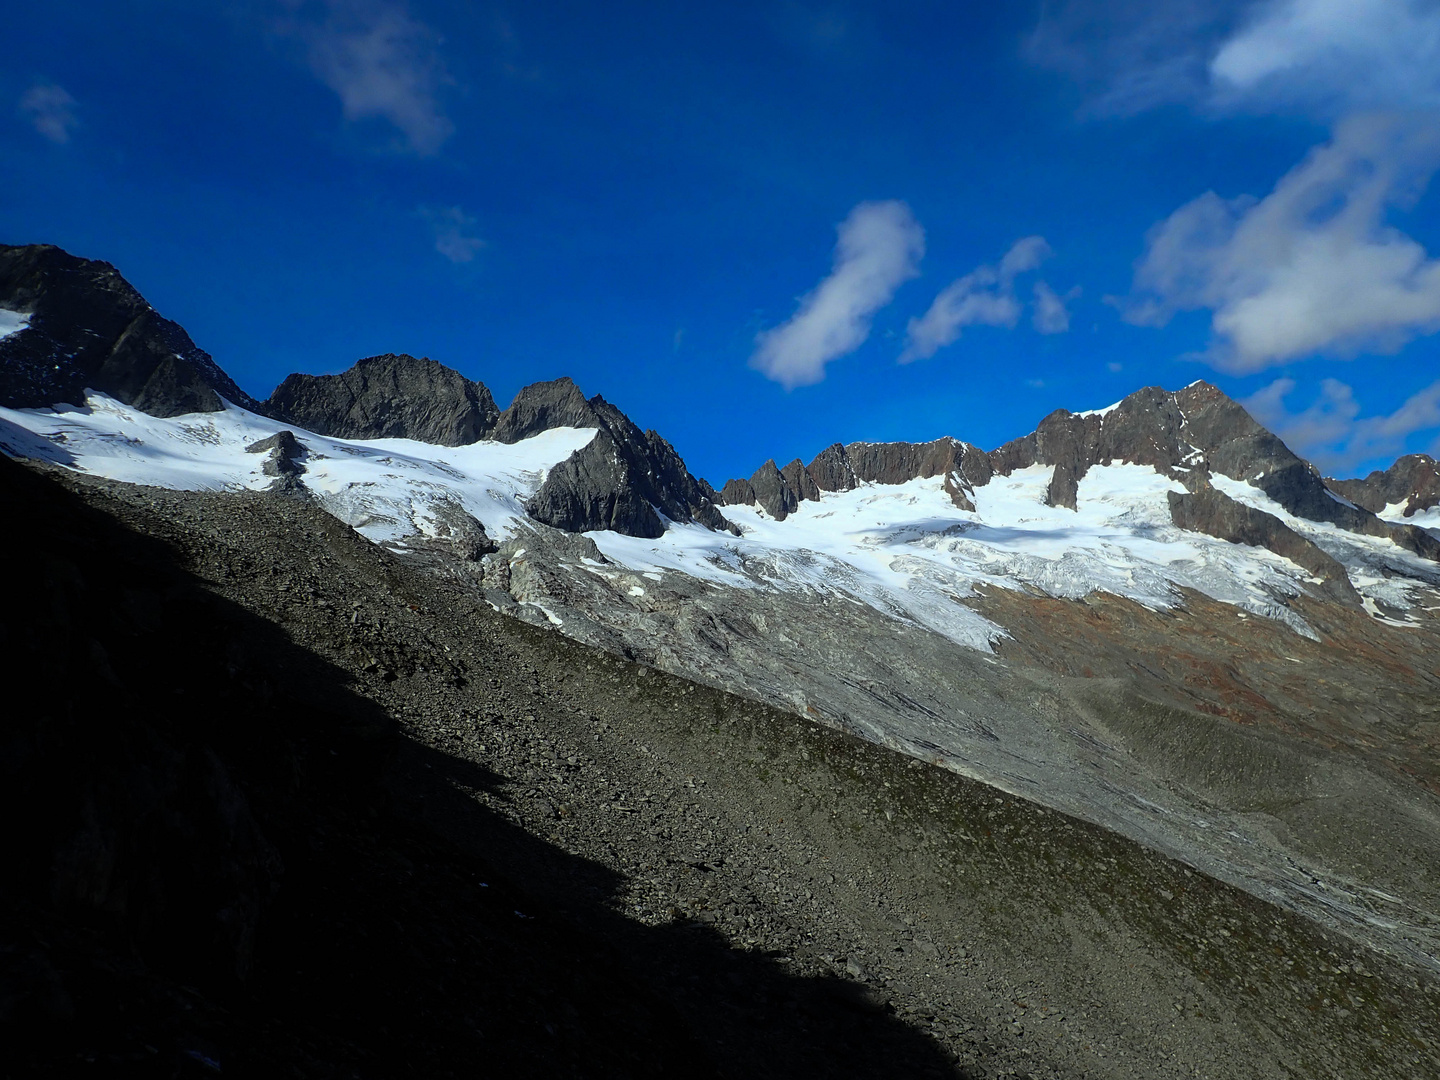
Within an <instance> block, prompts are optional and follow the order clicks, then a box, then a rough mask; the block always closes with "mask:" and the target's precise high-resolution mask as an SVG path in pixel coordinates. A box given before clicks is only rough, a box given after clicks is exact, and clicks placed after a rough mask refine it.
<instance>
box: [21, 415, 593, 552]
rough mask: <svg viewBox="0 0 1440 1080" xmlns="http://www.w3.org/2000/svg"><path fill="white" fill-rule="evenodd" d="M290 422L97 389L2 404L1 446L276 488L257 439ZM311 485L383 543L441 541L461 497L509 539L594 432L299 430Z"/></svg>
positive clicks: (108, 469) (98, 465)
mask: <svg viewBox="0 0 1440 1080" xmlns="http://www.w3.org/2000/svg"><path fill="white" fill-rule="evenodd" d="M286 427H287V425H286V424H283V423H281V422H279V421H276V420H270V419H268V418H266V417H263V416H258V415H256V414H255V413H252V412H248V411H246V410H245V409H242V408H239V407H238V406H235V405H230V404H229V403H227V404H226V408H225V409H224V410H223V411H221V412H214V413H190V414H187V415H184V416H176V417H170V418H168V419H162V418H159V417H155V416H150V415H149V414H147V413H143V412H140V411H139V410H138V409H131V408H129V407H128V406H125V405H122V404H121V403H120V402H118V401H116V400H115V399H114V398H111V397H109V396H107V395H105V394H101V393H96V392H94V391H88V392H87V394H86V405H85V406H84V407H73V406H63V407H60V408H58V409H54V410H51V409H4V408H0V449H3V450H4V451H6V452H7V453H11V454H15V455H19V456H25V457H35V458H43V459H45V460H49V461H54V462H57V463H58V464H62V465H69V466H71V467H73V468H78V469H81V470H83V471H85V472H91V473H95V474H97V475H99V476H105V477H109V478H110V479H112V480H123V481H126V482H128V483H132V484H149V485H152V486H155V487H165V488H175V489H180V490H187V491H239V490H246V489H250V490H255V489H260V488H264V487H267V486H269V484H270V483H271V481H272V479H273V478H272V477H269V476H266V475H265V474H264V472H263V471H262V465H263V463H264V460H265V456H266V455H264V454H250V453H246V451H245V448H246V447H247V446H249V445H250V444H251V443H254V442H257V441H259V440H260V439H264V438H266V437H268V436H270V435H273V434H274V433H275V432H277V431H280V430H282V429H284V428H286ZM296 435H297V437H298V438H299V439H300V441H301V443H302V444H303V445H304V446H305V448H306V450H307V454H306V456H305V458H304V464H305V474H304V480H305V483H306V485H307V486H308V487H309V488H310V489H311V490H312V491H313V492H314V493H315V494H316V496H317V497H318V498H319V500H320V502H321V505H323V506H324V507H325V509H327V510H329V511H330V512H331V513H332V514H334V515H335V516H336V517H338V518H340V519H341V520H342V521H344V522H346V523H347V524H349V525H352V526H354V527H355V528H356V529H358V530H359V531H360V532H362V533H364V534H365V535H366V536H368V537H369V538H370V539H372V540H376V541H380V542H387V541H388V542H399V541H401V540H403V539H404V538H405V537H406V536H416V535H420V536H432V535H434V532H435V512H436V507H437V504H440V503H445V502H449V503H452V504H459V505H460V506H461V507H463V508H464V509H465V510H466V511H468V512H469V513H470V514H472V515H473V516H474V517H475V518H477V519H478V520H479V521H480V522H481V523H482V524H483V525H484V526H485V530H486V532H488V533H489V534H490V535H491V536H492V537H494V538H497V539H501V538H504V537H505V536H507V535H509V534H510V533H511V532H512V531H513V530H514V526H515V524H516V523H517V522H518V521H524V520H528V518H527V515H526V513H525V507H524V502H525V500H526V499H527V498H528V497H529V496H530V495H532V494H533V493H534V492H535V490H536V489H537V488H538V487H539V486H540V484H541V483H542V482H543V481H544V479H545V474H546V473H547V472H548V470H549V469H550V468H551V467H552V466H554V465H556V464H558V463H559V462H561V461H564V460H565V459H566V458H567V457H569V456H570V455H571V454H572V453H574V452H575V451H576V450H578V449H580V448H581V447H583V446H585V445H586V444H587V443H589V442H590V440H591V439H592V438H594V437H595V431H594V429H593V428H555V429H552V430H550V431H547V432H544V433H542V434H540V435H536V436H534V437H533V438H529V439H524V440H522V441H520V442H518V443H515V444H513V445H507V444H505V443H497V442H479V443H474V444H472V445H470V446H455V447H450V446H432V445H430V444H428V443H421V442H413V441H411V440H408V439H376V440H373V441H367V442H361V441H351V440H346V439H330V438H326V437H324V436H321V435H315V434H312V433H310V432H307V431H296Z"/></svg>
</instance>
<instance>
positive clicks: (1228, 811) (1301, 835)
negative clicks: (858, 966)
mask: <svg viewBox="0 0 1440 1080" xmlns="http://www.w3.org/2000/svg"><path fill="white" fill-rule="evenodd" d="M0 449H3V450H4V451H5V453H6V454H7V455H9V456H10V457H13V458H17V459H23V460H27V461H31V462H36V463H41V465H43V466H54V467H60V468H63V469H66V470H71V471H73V472H77V473H80V474H83V475H85V476H88V477H92V478H99V479H103V480H105V481H114V482H120V483H123V484H128V485H146V486H148V487H150V488H158V489H167V490H169V491H174V492H209V493H226V492H229V493H241V492H266V493H268V494H271V495H274V496H279V497H284V498H287V499H291V500H295V501H297V502H299V503H302V504H305V505H306V506H307V507H308V508H311V509H314V510H319V511H323V512H324V513H325V514H327V515H329V516H330V517H331V518H333V519H336V520H337V521H338V522H339V523H341V524H342V525H343V526H347V527H349V528H350V529H352V530H354V532H355V533H358V534H359V536H361V537H364V538H365V539H366V540H368V541H371V542H373V544H375V545H377V546H378V548H380V549H381V550H383V551H385V552H388V553H389V554H390V555H391V556H393V557H395V558H398V559H400V560H401V561H402V562H404V563H405V564H406V565H407V566H409V567H412V568H418V569H419V570H421V571H423V572H424V573H427V574H430V575H432V576H433V577H435V578H437V579H438V580H443V581H445V582H447V583H449V584H450V585H451V586H453V587H455V588H457V589H459V590H460V591H461V593H462V594H463V595H464V596H466V597H469V598H471V599H473V600H474V601H476V602H479V603H483V604H485V605H486V606H487V607H488V608H490V609H493V610H494V611H497V612H500V613H502V614H504V615H509V616H514V617H515V618H517V619H519V620H523V621H524V622H526V623H529V624H532V625H533V626H534V627H537V628H544V629H545V630H546V631H548V632H558V633H559V634H561V635H564V636H565V637H567V638H570V639H573V640H574V641H576V642H579V643H581V644H582V645H586V646H593V647H595V648H597V649H599V650H601V651H602V652H603V653H604V654H607V655H609V656H612V657H617V658H621V659H623V660H624V661H628V662H632V663H639V664H642V665H644V668H645V669H653V670H656V671H658V672H661V673H665V674H666V675H667V676H675V677H678V678H680V679H683V680H686V681H687V682H688V683H689V684H693V685H698V686H702V687H707V688H710V689H711V690H715V691H723V692H725V693H728V694H731V695H738V696H739V697H740V698H742V699H748V700H750V701H754V702H757V703H760V704H763V705H765V706H768V707H772V708H776V709H779V710H781V711H782V712H784V713H788V714H789V715H791V716H793V717H795V718H796V723H800V722H802V721H803V722H806V723H813V724H818V725H819V726H820V727H822V728H828V729H831V730H833V731H836V732H840V733H844V734H846V735H851V736H858V737H860V738H861V739H863V740H866V741H868V742H870V743H874V744H879V745H880V746H881V747H884V748H887V749H888V750H892V751H896V752H898V753H900V754H901V755H903V756H904V757H905V758H907V759H909V760H912V761H920V762H925V763H928V764H929V765H932V766H936V767H938V768H939V769H941V770H943V771H946V772H948V773H951V774H958V775H959V776H960V777H963V778H966V779H967V780H970V781H978V782H980V783H981V784H983V785H985V786H986V787H987V788H988V789H991V790H993V791H995V792H999V793H1004V795H1005V796H1006V797H1012V796H1013V797H1019V798H1020V799H1022V800H1024V801H1025V802H1026V803H1027V804H1028V805H1033V806H1037V807H1040V808H1042V809H1044V810H1047V811H1059V812H1061V813H1062V814H1064V815H1069V816H1070V817H1073V818H1074V819H1077V820H1080V821H1083V822H1087V823H1090V824H1092V825H1094V826H1098V827H1100V828H1102V829H1104V830H1108V831H1110V832H1112V833H1114V834H1117V835H1118V836H1120V837H1124V838H1126V839H1128V840H1130V841H1134V842H1136V843H1138V844H1139V845H1141V846H1142V847H1144V848H1146V849H1149V850H1153V851H1156V852H1159V853H1161V854H1163V855H1165V856H1168V857H1170V858H1172V859H1176V860H1178V861H1179V863H1180V864H1182V865H1184V866H1187V867H1191V868H1194V869H1195V870H1197V871H1200V872H1202V873H1203V874H1205V875H1207V876H1208V877H1210V878H1213V879H1215V880H1217V881H1220V882H1223V883H1226V884H1227V885H1228V886H1233V887H1235V888H1238V889H1240V890H1243V891H1244V892H1245V893H1248V894H1250V895H1251V896H1253V897H1255V898H1256V899H1258V900H1260V901H1263V902H1265V903H1266V904H1269V905H1274V906H1276V907H1277V908H1278V909H1281V910H1285V911H1288V912H1291V913H1294V914H1296V915H1298V916H1301V917H1303V918H1304V919H1306V920H1309V921H1310V922H1311V923H1313V924H1315V925H1317V926H1319V927H1321V928H1323V930H1324V931H1326V932H1328V933H1333V934H1338V935H1340V936H1341V937H1343V938H1344V939H1346V940H1348V941H1351V942H1354V943H1356V944H1357V945H1359V946H1363V947H1364V948H1367V949H1373V950H1377V951H1378V953H1379V954H1381V955H1385V956H1388V957H1390V958H1392V959H1393V960H1395V961H1396V962H1397V963H1400V964H1403V965H1405V966H1406V968H1407V969H1412V970H1414V971H1417V972H1425V973H1427V975H1426V977H1427V978H1432V977H1433V976H1434V975H1435V974H1436V973H1440V881H1437V878H1436V876H1435V873H1434V868H1435V867H1436V866H1440V755H1437V750H1440V696H1437V689H1440V619H1437V614H1440V464H1437V462H1436V461H1435V460H1434V459H1433V458H1430V457H1428V456H1426V455H1407V456H1405V457H1402V458H1400V459H1399V460H1398V461H1396V462H1395V463H1394V465H1392V466H1391V467H1390V468H1388V469H1386V470H1383V471H1376V472H1373V473H1371V474H1370V475H1369V476H1367V477H1364V478H1356V479H1336V478H1332V477H1325V476H1323V475H1321V473H1320V472H1319V471H1318V470H1317V469H1316V468H1315V467H1314V466H1313V465H1311V464H1310V463H1309V462H1306V461H1305V460H1303V459H1302V458H1300V457H1299V456H1297V455H1296V454H1295V453H1293V452H1292V451H1291V450H1290V449H1289V448H1288V447H1287V446H1286V445H1285V444H1284V442H1283V441H1282V440H1281V439H1279V438H1278V437H1276V436H1275V435H1274V434H1273V433H1271V432H1269V431H1267V430H1266V429H1265V428H1264V427H1263V426H1261V425H1260V424H1258V423H1257V422H1256V421H1255V420H1254V419H1253V418H1252V417H1251V416H1250V415H1249V414H1248V413H1247V412H1246V411H1245V409H1244V408H1243V407H1242V406H1241V405H1240V404H1238V403H1237V402H1235V401H1233V400H1231V399H1230V398H1228V397H1227V396H1226V395H1225V394H1224V393H1222V392H1221V391H1220V390H1219V389H1217V388H1216V387H1215V386H1213V385H1211V384H1209V383H1206V382H1195V383H1192V384H1190V385H1189V386H1185V387H1183V388H1180V389H1178V390H1174V391H1169V390H1164V389H1161V388H1157V387H1148V388H1143V389H1140V390H1137V391H1136V392H1134V393H1132V394H1131V395H1129V396H1128V397H1126V398H1125V399H1123V400H1122V401H1120V402H1117V403H1116V404H1114V405H1112V406H1110V407H1109V408H1107V409H1101V410H1093V411H1088V412H1079V413H1073V412H1069V411H1067V410H1065V409H1058V410H1056V411H1054V412H1052V413H1051V414H1049V415H1048V416H1046V417H1044V418H1043V419H1041V420H1040V421H1039V423H1038V424H1037V426H1036V428H1035V430H1034V431H1033V432H1030V433H1029V434H1026V435H1024V436H1022V437H1020V438H1017V439H1014V440H1012V441H1010V442H1008V443H1005V444H1004V445H1002V446H1000V447H997V448H995V449H992V450H989V451H987V450H984V449H982V448H980V447H977V446H974V445H972V444H970V443H968V442H964V441H962V440H961V439H958V438H948V437H947V438H943V439H939V440H935V441H930V442H923V443H905V442H894V443H867V442H849V443H839V442H837V443H835V444H833V445H831V446H829V447H827V448H825V449H823V450H821V451H820V452H819V453H818V454H817V455H816V456H815V457H814V458H813V460H811V461H810V462H809V463H808V464H806V463H804V462H802V461H801V460H799V459H796V460H794V461H791V462H790V463H789V464H787V465H784V466H783V467H782V466H779V465H777V464H776V462H775V461H773V460H770V461H766V462H764V463H763V464H762V465H760V466H759V468H757V469H756V470H755V471H754V472H753V474H751V475H750V476H749V477H746V478H731V479H728V480H726V482H725V483H723V484H722V485H720V486H719V487H718V489H717V487H715V486H712V485H711V484H710V483H708V482H707V481H706V480H704V479H701V478H699V477H696V476H694V475H692V474H691V472H690V471H689V469H688V468H687V466H686V464H685V462H684V461H683V460H682V458H681V457H680V455H679V454H678V453H677V452H676V451H675V449H674V447H673V446H672V445H671V444H670V443H669V442H668V441H666V439H665V438H664V437H663V436H662V435H661V434H659V433H657V432H655V431H653V430H652V431H642V430H641V429H640V428H639V427H638V426H637V425H635V424H634V423H633V422H631V421H630V420H629V419H628V418H627V417H626V416H625V414H624V413H623V412H622V411H621V410H620V409H619V408H617V407H616V406H615V405H613V404H611V403H610V402H608V401H606V400H605V399H604V398H603V397H600V396H598V395H596V396H593V397H588V398H587V397H586V396H585V394H584V393H582V391H581V390H580V389H579V387H577V386H576V385H575V384H574V383H573V382H572V381H570V380H569V379H558V380H555V381H552V382H545V383H537V384H534V385H532V386H528V387H526V388H524V389H522V390H521V391H520V392H519V393H518V394H517V395H516V397H515V399H514V401H513V402H511V403H510V404H509V405H508V407H506V408H505V409H503V410H502V409H500V408H498V406H497V404H496V402H495V401H494V398H493V396H492V394H491V393H490V391H489V390H488V389H487V388H486V387H485V386H484V385H483V384H482V383H480V382H476V381H472V380H470V379H467V378H465V377H464V376H462V375H460V374H459V373H457V372H455V371H453V370H451V369H449V368H446V367H444V366H443V365H441V364H440V363H438V362H436V361H433V360H430V359H418V358H415V357H411V356H406V355H394V354H387V355H382V356H374V357H369V358H366V359H362V360H360V361H358V362H357V363H356V364H355V365H354V366H353V367H352V368H350V369H349V370H347V371H345V372H343V373H340V374H334V375H308V374H299V373H297V374H293V375H291V376H289V377H288V378H286V379H285V380H284V381H283V382H282V383H281V384H280V385H279V386H278V387H277V388H276V389H275V390H274V392H273V393H272V394H271V395H270V396H269V397H268V398H267V399H265V400H264V401H260V400H257V399H254V398H251V397H250V396H248V395H247V394H245V393H244V391H242V390H241V389H240V388H239V387H238V385H236V384H235V383H234V381H233V380H232V379H231V378H230V377H229V376H228V375H226V374H225V372H224V371H223V370H222V369H221V368H220V366H219V365H217V364H216V363H215V361H214V360H213V359H212V357H211V356H210V355H209V354H208V353H206V352H204V351H203V350H201V349H199V348H198V347H197V346H196V345H195V344H194V343H193V342H191V340H190V338H189V337H188V335H186V333H185V331H184V330H183V329H181V328H180V327H179V326H178V325H177V324H176V323H173V322H171V321H169V320H167V319H165V318H163V317H161V316H160V315H159V314H158V313H157V312H155V310H154V309H153V308H151V307H150V305H149V304H148V303H146V302H145V300H144V299H143V298H142V297H141V296H140V295H139V294H138V293H137V292H136V291H135V290H134V289H133V288H132V287H131V286H130V285H129V284H128V283H126V282H125V280H124V279H123V278H122V277H121V276H120V274H119V273H118V272H117V271H116V270H115V269H114V268H113V267H111V266H109V265H108V264H106V263H102V262H94V261H90V260H85V259H81V258H77V257H75V256H71V255H69V254H67V253H65V252H63V251H61V250H59V249H58V248H54V247H49V246H30V247H0ZM375 663H376V664H377V665H378V664H379V663H380V662H379V661H375Z"/></svg>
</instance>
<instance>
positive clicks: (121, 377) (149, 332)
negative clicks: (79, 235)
mask: <svg viewBox="0 0 1440 1080" xmlns="http://www.w3.org/2000/svg"><path fill="white" fill-rule="evenodd" d="M0 309H5V310H7V311H13V312H18V313H21V314H26V315H29V322H28V325H27V326H26V328H25V329H23V330H20V331H18V332H17V333H13V334H8V335H6V336H5V337H3V338H0V404H3V405H6V406H9V407H10V408H13V409H34V408H43V407H45V406H49V405H57V404H61V403H65V404H70V405H82V404H84V401H85V390H86V389H87V388H89V389H92V390H98V391H100V392H102V393H105V394H109V395H110V396H111V397H113V398H115V399H117V400H119V401H122V402H124V403H125V404H126V405H130V406H132V407H134V408H136V409H139V410H140V411H141V412H147V413H150V414H151V415H152V416H178V415H181V414H182V413H192V412H218V411H219V410H220V409H221V408H223V407H224V406H223V405H222V403H221V398H224V399H225V400H228V401H231V402H233V403H234V404H236V405H240V406H243V407H244V408H247V409H257V408H258V405H257V403H256V402H255V400H254V399H253V398H251V397H250V395H249V394H247V393H245V392H244V391H243V390H241V389H240V388H239V387H238V386H237V385H235V383H234V381H233V380H231V378H230V377H229V376H228V375H226V374H225V372H223V371H221V370H220V367H219V365H218V364H216V363H215V361H214V360H212V359H211V358H210V355H209V353H206V352H205V351H204V350H202V349H200V348H197V347H196V345H195V343H194V342H193V341H191V340H190V337H189V335H187V334H186V333H185V331H184V330H182V329H181V328H180V327H179V326H178V325H177V324H175V323H173V322H171V321H170V320H169V319H166V318H163V317H162V316H161V315H160V313H159V312H157V311H156V310H155V309H154V308H153V307H151V306H150V305H149V304H148V303H146V301H145V298H144V297H142V296H141V295H140V294H139V293H138V292H136V291H135V289H134V288H133V287H132V286H131V285H130V283H129V282H127V281H126V280H125V279H124V278H123V277H121V276H120V274H119V272H118V271H117V270H116V269H115V268H114V267H113V266H111V265H110V264H109V263H105V262H96V261H93V260H90V259H81V258H77V257H76V256H74V255H70V254H68V253H66V252H64V251H62V250H60V249H59V248H58V247H53V246H51V245H49V244H32V245H29V246H26V247H12V246H9V245H0Z"/></svg>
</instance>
